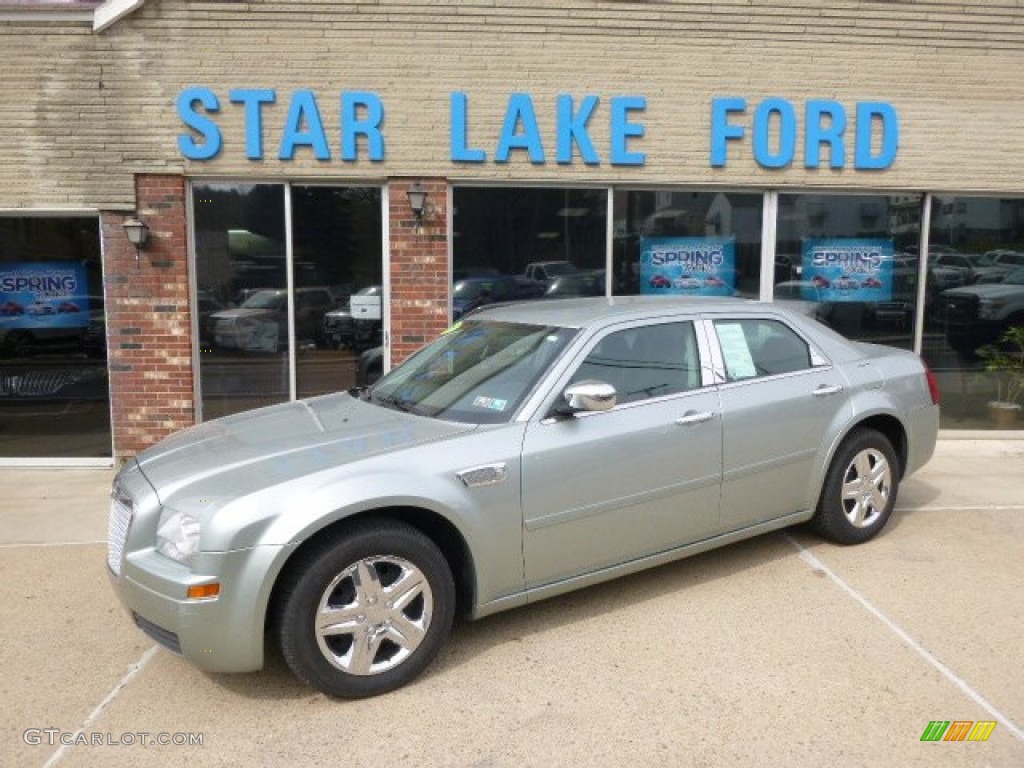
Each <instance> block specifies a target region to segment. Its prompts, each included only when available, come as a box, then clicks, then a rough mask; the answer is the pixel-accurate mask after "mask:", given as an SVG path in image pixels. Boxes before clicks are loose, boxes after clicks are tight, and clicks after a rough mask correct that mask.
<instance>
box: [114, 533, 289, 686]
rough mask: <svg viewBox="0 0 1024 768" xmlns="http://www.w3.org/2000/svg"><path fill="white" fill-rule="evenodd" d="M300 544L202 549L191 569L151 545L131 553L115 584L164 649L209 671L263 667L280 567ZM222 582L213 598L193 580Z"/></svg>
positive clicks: (135, 616) (134, 616) (141, 624)
mask: <svg viewBox="0 0 1024 768" xmlns="http://www.w3.org/2000/svg"><path fill="white" fill-rule="evenodd" d="M290 549H292V547H284V546H260V547H254V548H252V549H244V550H235V551H232V552H218V553H199V554H198V555H197V556H196V560H195V563H194V567H193V568H191V569H190V568H188V567H186V566H184V565H181V564H180V563H177V562H175V561H173V560H170V559H169V558H166V557H164V556H163V555H161V554H159V553H158V552H156V550H155V549H152V548H148V549H142V550H137V551H135V552H129V553H126V555H125V557H124V560H123V564H122V568H121V575H120V576H117V575H115V574H114V573H113V572H109V576H110V579H111V583H112V585H113V588H114V591H115V592H116V594H117V596H118V598H119V599H120V600H121V603H122V604H123V605H124V606H125V608H127V609H128V611H129V612H130V613H131V615H132V619H133V621H134V622H135V623H136V625H138V626H139V627H140V628H141V629H142V630H143V631H144V632H146V634H147V635H149V636H150V637H151V638H153V639H154V640H156V641H157V642H159V643H160V644H161V645H163V646H164V647H166V648H168V649H170V650H172V651H174V652H176V653H180V654H181V655H182V656H184V657H185V658H186V659H188V660H189V661H190V662H192V663H193V664H195V665H196V666H198V667H199V668H201V669H204V670H206V671H208V672H252V671H255V670H258V669H261V668H262V667H263V651H264V648H263V644H264V625H265V619H266V611H267V605H268V603H269V599H270V592H271V590H272V587H273V581H274V576H276V573H277V566H278V564H279V563H282V562H283V561H284V559H285V558H287V556H288V554H290V551H289V550H290ZM213 582H218V583H219V584H220V594H219V595H218V596H217V597H216V598H212V599H198V600H197V599H189V598H188V597H187V591H188V588H189V587H190V586H193V585H197V584H209V583H213Z"/></svg>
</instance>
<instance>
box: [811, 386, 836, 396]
mask: <svg viewBox="0 0 1024 768" xmlns="http://www.w3.org/2000/svg"><path fill="white" fill-rule="evenodd" d="M842 391H843V386H842V385H841V384H831V385H830V384H822V385H821V386H820V387H818V388H817V389H816V390H814V392H813V394H814V396H815V397H828V396H829V395H838V394H839V393H840V392H842Z"/></svg>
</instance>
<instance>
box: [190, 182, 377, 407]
mask: <svg viewBox="0 0 1024 768" xmlns="http://www.w3.org/2000/svg"><path fill="white" fill-rule="evenodd" d="M284 190H285V188H284V186H282V185H273V184H245V185H238V184H197V185H196V186H195V187H194V190H193V200H194V201H195V231H196V282H197V287H198V301H199V313H200V317H199V339H200V349H201V355H200V386H201V393H202V404H203V417H204V419H210V418H215V417H217V416H222V415H226V414H229V413H235V412H237V411H241V410H247V409H249V408H255V407H258V406H262V405H269V404H271V403H276V402H282V401H285V400H288V399H289V397H290V396H291V373H290V369H289V350H290V346H291V344H292V343H293V342H294V345H295V359H296V366H295V384H296V395H297V396H298V397H308V396H311V395H316V394H323V393H326V392H335V391H338V390H341V389H346V388H348V387H352V386H354V385H355V383H356V367H357V361H358V356H359V354H360V352H362V351H363V350H366V349H368V348H370V347H373V346H376V345H379V344H380V343H381V324H382V318H383V303H382V302H383V296H382V290H381V270H382V266H381V265H382V247H381V242H382V237H381V216H382V213H381V195H380V190H379V189H378V188H364V187H330V186H294V187H292V188H291V206H292V211H291V213H292V216H291V219H292V232H293V243H292V259H291V260H290V261H289V259H288V257H287V254H288V248H287V243H286V234H285V229H284V221H285V217H284V213H285V195H284ZM289 270H291V279H292V284H293V286H294V291H293V295H292V297H291V298H292V302H291V306H292V309H293V314H292V315H291V316H289V314H288V313H289V295H288V278H289Z"/></svg>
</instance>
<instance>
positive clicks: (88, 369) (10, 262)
mask: <svg viewBox="0 0 1024 768" xmlns="http://www.w3.org/2000/svg"><path fill="white" fill-rule="evenodd" d="M0 434H2V435H3V439H2V440H0V460H2V459H3V458H5V457H17V458H19V459H33V458H38V459H43V460H48V459H80V460H81V459H104V458H110V456H111V430H110V394H109V384H108V377H107V363H106V321H105V317H104V312H103V271H102V262H101V259H100V240H99V221H98V219H97V218H95V217H89V218H71V217H58V218H44V217H10V218H0Z"/></svg>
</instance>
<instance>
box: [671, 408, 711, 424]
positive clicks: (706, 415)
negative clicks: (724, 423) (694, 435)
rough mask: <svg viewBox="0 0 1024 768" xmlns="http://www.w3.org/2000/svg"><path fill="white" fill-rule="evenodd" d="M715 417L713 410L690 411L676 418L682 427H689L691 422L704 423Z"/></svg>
mask: <svg viewBox="0 0 1024 768" xmlns="http://www.w3.org/2000/svg"><path fill="white" fill-rule="evenodd" d="M713 418H715V414H714V412H713V411H701V412H700V413H697V412H695V411H690V412H689V413H687V414H686V415H685V416H680V417H679V418H678V419H676V424H678V425H679V426H681V427H688V426H690V425H691V424H703V423H704V422H705V421H711V420H712V419H713Z"/></svg>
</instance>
